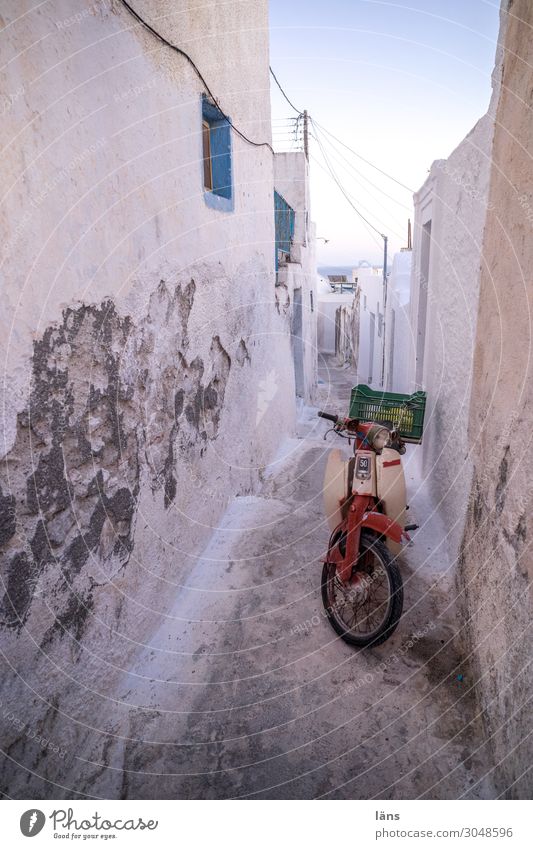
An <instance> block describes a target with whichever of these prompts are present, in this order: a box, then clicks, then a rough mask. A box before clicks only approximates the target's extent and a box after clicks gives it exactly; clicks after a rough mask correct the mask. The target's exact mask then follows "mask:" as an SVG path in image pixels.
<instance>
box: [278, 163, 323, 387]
mask: <svg viewBox="0 0 533 849" xmlns="http://www.w3.org/2000/svg"><path fill="white" fill-rule="evenodd" d="M274 185H275V187H276V189H277V190H278V191H279V192H280V194H281V195H282V196H283V197H284V198H285V200H286V201H287V203H288V204H289V206H291V207H292V209H294V212H295V220H294V238H293V242H292V245H291V254H290V259H291V261H290V262H289V263H286V264H285V265H282V266H281V268H280V269H279V271H278V279H277V283H278V287H280V288H281V290H282V291H283V289H286V292H287V297H288V299H289V301H291V302H292V306H293V309H292V313H293V331H294V332H293V334H292V335H293V339H292V345H293V356H294V358H295V362H296V363H298V362H299V360H300V359H301V369H302V372H303V374H302V379H301V380H300V381H298V379H297V383H301V386H298V385H297V391H298V395H300V396H301V397H302V398H303V399H304V400H305V401H306V402H307V403H313V401H314V400H315V396H316V383H317V312H316V301H317V270H316V229H315V224H314V223H313V221H312V220H311V199H310V192H309V163H308V161H307V158H306V156H305V154H304V153H303V152H300V151H293V152H289V153H276V155H275V157H274ZM298 290H299V291H298ZM296 309H297V310H298V311H299V313H300V315H295V313H294V311H295V310H296ZM298 368H299V366H298V365H296V369H297V370H298Z"/></svg>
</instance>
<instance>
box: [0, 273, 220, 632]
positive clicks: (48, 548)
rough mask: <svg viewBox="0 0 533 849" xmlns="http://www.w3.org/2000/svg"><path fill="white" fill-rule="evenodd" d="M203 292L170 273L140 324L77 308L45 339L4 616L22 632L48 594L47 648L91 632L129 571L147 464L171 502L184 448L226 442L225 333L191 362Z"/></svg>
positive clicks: (8, 539) (13, 498)
mask: <svg viewBox="0 0 533 849" xmlns="http://www.w3.org/2000/svg"><path fill="white" fill-rule="evenodd" d="M194 294H195V284H194V281H192V280H191V281H190V282H189V283H188V284H187V285H186V286H176V287H175V288H174V290H173V291H170V290H169V289H168V288H167V286H166V285H165V283H164V282H163V281H161V283H160V285H159V287H158V289H157V290H156V292H154V294H153V295H152V297H151V299H150V303H149V308H148V313H147V315H146V317H145V318H144V319H143V321H142V322H141V323H140V324H139V325H138V326H135V325H134V323H133V321H132V320H131V319H130V318H129V317H123V316H120V315H119V314H118V313H117V311H116V308H115V305H114V303H113V302H112V301H105V302H103V303H102V304H100V305H98V306H88V305H81V306H78V307H76V308H74V307H73V308H69V309H67V310H65V312H64V313H63V320H62V322H61V324H60V325H59V326H54V327H49V328H47V330H46V331H45V333H44V335H43V337H42V338H41V339H40V340H39V341H37V342H36V343H35V344H34V352H33V360H32V380H31V392H30V400H29V404H28V408H27V410H25V411H24V412H23V413H22V414H20V415H19V417H18V422H17V437H16V442H15V445H14V447H13V449H12V450H11V452H10V453H9V454H8V455H7V457H6V458H5V460H4V463H3V469H2V474H3V481H2V484H1V488H0V546H1V550H2V578H3V589H4V593H3V598H2V599H1V601H0V615H1V620H0V624H2V625H3V626H4V627H7V628H9V629H12V630H15V631H20V629H21V628H22V627H23V626H24V625H25V623H26V622H27V619H28V616H29V615H30V611H31V607H32V604H33V602H34V600H35V598H36V597H39V598H40V599H41V600H42V602H43V603H44V605H46V608H47V610H46V611H45V617H46V620H47V621H48V622H49V626H48V628H47V629H46V630H45V633H44V636H43V637H42V641H41V645H42V646H45V645H49V644H50V643H51V642H52V641H53V640H54V639H55V638H57V637H60V636H61V635H62V634H64V633H67V632H68V633H70V634H71V635H72V637H73V638H74V640H75V641H79V640H80V639H82V637H83V636H84V632H85V630H86V628H87V625H88V622H89V618H90V617H89V614H90V612H91V610H92V608H93V606H94V604H95V593H96V592H97V590H98V587H99V586H102V585H104V584H106V583H107V582H109V581H110V580H111V577H110V573H111V572H112V573H113V575H114V574H116V573H117V571H120V570H124V569H125V568H126V567H127V564H128V561H129V558H130V554H131V551H132V548H133V540H134V530H135V516H136V511H137V501H138V496H139V490H140V475H141V467H142V466H143V465H144V466H147V467H148V469H149V471H150V475H151V480H152V487H153V490H154V492H155V491H157V490H159V489H162V490H163V492H164V503H165V506H166V507H168V506H169V505H170V504H171V503H172V501H173V499H174V498H175V495H176V480H175V474H174V469H175V464H176V462H177V459H178V458H179V456H180V454H181V452H182V451H183V450H187V451H188V452H189V455H191V456H198V455H199V453H200V452H201V451H202V450H203V447H204V446H205V444H206V443H207V441H208V440H211V439H215V438H216V436H217V433H218V428H219V422H220V415H221V411H222V407H223V404H224V395H225V389H226V384H227V381H228V377H229V373H230V369H231V359H230V357H229V355H228V353H227V352H226V351H225V350H224V348H223V346H222V344H221V342H220V338H219V337H218V336H216V335H215V336H213V337H212V341H211V347H210V350H209V355H208V361H207V362H206V363H204V361H203V360H202V359H201V358H200V357H198V356H196V357H193V358H192V359H190V358H189V357H188V354H187V349H188V346H189V339H188V336H187V328H188V322H189V317H190V314H191V310H192V307H193V303H194ZM162 328H163V329H164V333H162V332H161V330H162ZM147 410H150V411H151V412H153V415H152V416H151V418H150V420H149V419H148V418H147V416H146V411H147Z"/></svg>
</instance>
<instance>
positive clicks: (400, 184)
mask: <svg viewBox="0 0 533 849" xmlns="http://www.w3.org/2000/svg"><path fill="white" fill-rule="evenodd" d="M314 124H315V125H316V126H317V127H319V128H320V129H321V130H322V131H323V132H324V133H327V134H328V136H331V138H332V139H335V141H336V142H338V143H339V144H341V145H342V146H343V147H345V148H346V150H349V151H350V153H353V155H354V156H357V158H358V159H361V160H362V161H363V162H365V163H366V164H367V165H370V167H371V168H374V169H375V170H376V171H379V173H380V174H383V176H384V177H387V178H388V179H389V180H392V181H393V182H394V183H397V184H398V186H401V187H402V189H405V190H406V192H410V193H411V194H414V189H410V188H409V186H406V185H405V183H402V182H400V180H397V179H396V177H393V176H392V175H391V174H387V172H386V171H383V170H382V169H381V168H378V166H377V165H374V163H373V162H370V160H369V159H365V157H364V156H361V154H360V153H357V151H356V150H353V148H351V147H349V146H348V145H347V144H345V142H343V141H341V139H339V138H337V136H334V135H333V133H330V131H329V130H326V128H325V127H323V126H322V125H321V124H319V123H318V121H314Z"/></svg>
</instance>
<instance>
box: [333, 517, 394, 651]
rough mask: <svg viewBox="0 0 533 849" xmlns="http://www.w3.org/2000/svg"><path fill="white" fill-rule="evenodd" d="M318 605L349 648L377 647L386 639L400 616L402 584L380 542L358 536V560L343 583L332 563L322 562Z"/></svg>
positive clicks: (363, 534)
mask: <svg viewBox="0 0 533 849" xmlns="http://www.w3.org/2000/svg"><path fill="white" fill-rule="evenodd" d="M340 549H341V552H342V550H343V539H342V538H341V540H340ZM322 603H323V605H324V609H325V611H326V613H327V617H328V619H329V621H330V623H331V625H332V626H333V628H334V629H335V631H336V632H337V634H339V636H340V637H342V639H343V640H345V642H347V643H350V645H353V646H360V647H362V646H377V645H379V644H380V643H383V642H385V640H388V638H389V637H390V636H391V634H392V633H393V632H394V631H395V629H396V627H397V625H398V622H399V620H400V616H401V615H402V610H403V582H402V576H401V574H400V570H399V569H398V566H397V564H396V563H395V562H394V559H393V557H392V555H391V553H390V551H389V549H388V548H387V546H386V544H385V543H384V542H383V540H380V539H378V538H377V537H375V536H373V535H371V534H368V533H366V532H363V533H362V534H361V546H360V551H359V558H358V560H357V562H356V563H354V566H353V569H352V576H351V578H350V580H349V581H348V582H346V583H343V582H342V581H341V580H340V578H339V576H338V574H337V569H336V566H335V564H334V563H324V568H323V570H322Z"/></svg>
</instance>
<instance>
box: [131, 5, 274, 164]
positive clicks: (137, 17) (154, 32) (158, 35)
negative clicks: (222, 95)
mask: <svg viewBox="0 0 533 849" xmlns="http://www.w3.org/2000/svg"><path fill="white" fill-rule="evenodd" d="M121 3H122V5H123V6H125V7H126V9H127V10H128V12H129V13H130V14H131V15H133V17H134V18H135V20H136V21H138V22H139V23H140V24H141V25H142V26H143V27H144V28H145V29H147V30H148V32H150V33H152V35H153V36H155V38H157V39H159V41H161V42H162V44H164V45H166V47H170V49H171V50H174V51H175V52H176V53H178V54H179V55H180V56H183V58H184V59H186V60H187V62H188V63H189V65H190V66H191V67H192V68H193V70H194V72H195V74H196V76H197V77H198V79H199V80H200V82H201V83H202V85H203V86H204V87H205V90H206V92H207V94H208V95H209V97H210V98H211V100H212V101H213V103H214V104H215V106H216V107H217V109H218V110H219V111H220V112H221V114H222V115H223V116H224V120H226V121H227V122H228V124H229V126H230V127H231V128H232V130H234V131H235V132H236V133H237V135H238V136H240V137H241V138H242V139H244V141H245V142H247V143H248V144H251V145H253V146H254V147H268V149H269V150H270V151H271V152H272V153H274V148H273V147H272V145H271V144H270V142H256V141H253V139H250V138H248V136H247V135H246V134H245V133H243V132H242V131H241V130H239V128H238V127H236V126H235V124H234V123H233V121H232V120H231V118H229V116H228V115H226V113H225V112H224V110H223V109H222V107H221V106H220V103H219V101H218V98H217V97H215V95H214V94H213V92H212V91H211V89H210V87H209V85H208V84H207V82H206V80H205V77H204V76H203V74H202V72H201V71H200V69H199V68H198V66H197V65H196V64H195V62H194V61H193V60H192V59H191V57H190V56H189V54H188V53H186V52H185V50H182V49H181V47H178V46H177V45H176V44H172V42H171V41H168V39H166V38H165V37H164V36H163V35H161V33H160V32H158V31H157V30H156V29H154V28H153V26H151V25H150V24H149V23H148V22H147V21H145V20H144V18H141V16H140V15H139V13H138V12H136V11H135V9H134V8H133V7H132V6H130V4H129V3H128V2H127V0H121Z"/></svg>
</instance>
